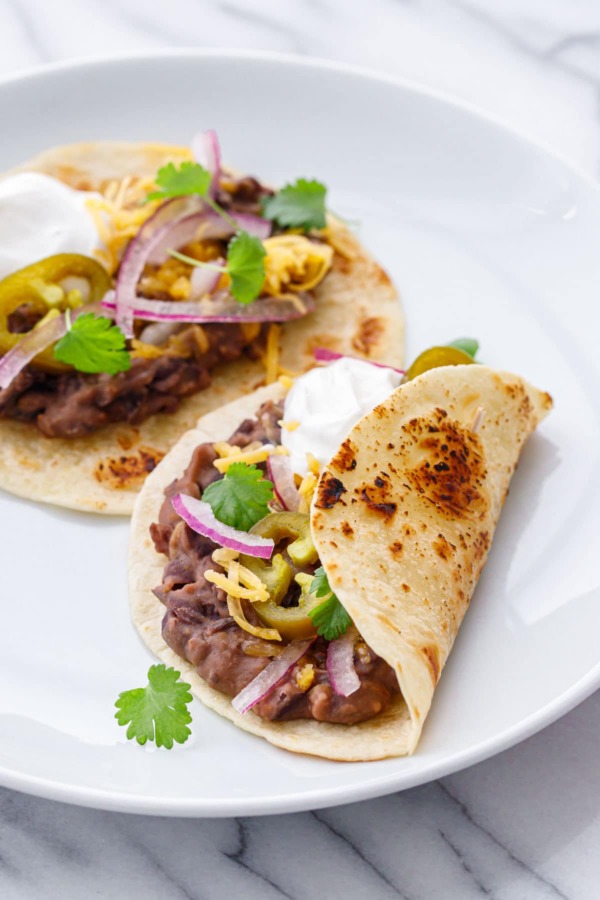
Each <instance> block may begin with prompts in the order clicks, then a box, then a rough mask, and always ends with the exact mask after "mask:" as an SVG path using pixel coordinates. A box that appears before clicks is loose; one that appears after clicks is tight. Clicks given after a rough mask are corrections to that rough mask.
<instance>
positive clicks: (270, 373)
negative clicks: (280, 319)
mask: <svg viewBox="0 0 600 900" xmlns="http://www.w3.org/2000/svg"><path fill="white" fill-rule="evenodd" d="M280 331H281V328H280V326H279V325H274V324H271V325H269V331H268V334H267V346H266V350H265V355H264V358H263V362H264V364H265V369H266V372H267V375H266V378H265V383H266V384H273V382H274V381H277V375H278V370H279V332H280Z"/></svg>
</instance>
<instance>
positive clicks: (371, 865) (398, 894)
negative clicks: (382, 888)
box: [313, 812, 412, 900]
mask: <svg viewBox="0 0 600 900" xmlns="http://www.w3.org/2000/svg"><path fill="white" fill-rule="evenodd" d="M313 816H314V818H315V819H316V820H317V822H321V823H322V824H323V825H324V826H325V827H326V828H327V830H328V831H330V832H331V833H332V834H334V835H335V836H336V837H338V838H340V840H342V841H344V842H345V843H346V844H348V846H349V847H350V848H351V849H352V850H353V852H354V853H356V855H357V856H358V858H359V859H360V860H361V861H362V862H363V863H364V864H365V865H366V866H368V867H369V868H370V869H372V871H373V872H375V874H376V875H377V876H378V877H379V878H380V879H381V880H382V881H383V883H384V884H386V885H387V886H388V887H390V888H391V889H392V890H393V892H394V896H396V897H400V898H401V900H412V898H411V897H409V896H408V894H405V893H403V892H402V891H401V890H400V888H399V887H398V885H397V884H394V882H393V881H391V880H390V879H389V878H388V877H387V876H386V875H385V874H384V873H383V872H382V871H381V869H379V868H378V867H377V866H376V865H375V863H373V862H372V861H371V860H370V859H369V858H368V857H367V856H366V855H365V854H364V852H363V851H362V850H361V848H360V846H359V845H358V844H357V843H356V842H354V841H352V840H351V839H350V838H349V837H347V836H346V835H345V834H343V833H342V832H341V831H339V830H338V829H336V828H334V827H333V825H330V824H329V823H328V822H327V819H326V813H324V812H322V813H316V812H313Z"/></svg>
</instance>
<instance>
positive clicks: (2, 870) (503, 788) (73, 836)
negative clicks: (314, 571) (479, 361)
mask: <svg viewBox="0 0 600 900" xmlns="http://www.w3.org/2000/svg"><path fill="white" fill-rule="evenodd" d="M169 46H171V47H172V46H180V47H229V48H231V47H239V48H246V49H248V48H250V49H265V50H278V51H287V52H296V53H301V54H308V55H313V56H322V57H330V58H334V59H339V60H344V61H348V62H353V63H358V64H362V65H366V66H369V67H372V68H379V69H381V70H383V71H386V72H389V73H393V74H398V75H402V76H405V77H407V78H410V79H414V80H418V81H420V82H422V83H425V84H427V85H430V86H432V87H434V88H437V89H442V90H444V91H447V92H450V93H453V94H455V95H456V96H458V97H461V98H462V99H464V100H467V101H469V102H470V103H472V104H474V105H476V106H478V107H480V108H482V109H485V110H487V111H488V112H489V113H491V114H493V115H496V116H498V117H500V118H502V119H503V120H504V121H506V122H507V123H509V124H511V125H513V126H514V127H515V128H517V129H519V130H520V131H522V132H526V133H528V134H530V135H531V136H532V137H534V138H535V139H537V140H538V141H541V142H543V143H545V144H548V145H550V146H552V147H554V148H555V149H557V150H558V151H560V152H561V153H562V154H563V155H565V156H566V157H568V158H569V159H570V160H571V161H572V162H573V163H574V164H575V165H577V166H579V167H580V168H583V169H585V170H587V171H588V172H589V173H591V174H592V175H594V176H598V175H600V120H599V112H598V96H599V91H600V3H598V0H369V2H365V0H362V2H361V0H337V2H336V0H287V2H277V0H247V2H244V0H222V2H219V0H170V2H169V3H168V4H150V3H149V2H148V0H54V2H53V3H48V2H47V0H0V75H2V74H10V73H13V72H17V71H18V70H20V69H24V68H27V67H30V66H32V65H37V64H40V63H46V62H51V61H54V60H60V59H69V58H72V57H77V56H89V55H98V54H123V53H127V52H131V51H144V50H151V49H156V48H161V47H169ZM599 746H600V694H597V695H595V696H594V697H592V698H590V699H589V700H588V701H587V702H586V703H584V704H582V705H581V706H580V707H579V708H578V709H576V710H574V711H573V712H572V713H571V714H570V715H568V716H566V717H565V718H564V719H562V720H561V721H560V722H557V723H556V724H555V725H553V726H551V727H550V728H547V729H546V730H545V731H543V732H542V733H540V734H538V735H536V736H535V737H533V738H531V739H530V740H528V741H526V742H525V743H523V744H521V745H520V746H518V747H515V748H513V749H512V750H509V751H507V752H506V753H503V754H502V755H500V756H498V757H496V758H495V759H492V760H489V761H487V762H485V763H482V764H480V765H478V766H476V767H474V768H472V769H469V770H467V771H464V772H461V773H459V774H457V775H453V776H451V777H448V778H445V779H443V780H442V781H441V782H438V783H435V784H430V785H427V786H424V787H421V788H416V789H413V790H411V791H407V792H405V793H403V794H398V795H395V796H391V797H388V798H384V799H381V800H375V801H371V802H366V803H362V804H356V805H353V806H347V807H342V808H338V809H333V810H327V811H321V812H318V813H314V814H313V813H303V814H296V815H289V816H283V817H274V818H265V819H245V820H213V821H206V820H205V821H202V820H199V821H193V820H168V819H149V818H142V817H137V816H125V815H119V814H112V813H102V812H96V811H92V810H84V809H78V808H75V807H68V806H63V805H60V804H56V803H52V802H50V801H46V800H39V799H37V798H34V797H27V796H24V795H20V794H16V793H13V792H11V791H7V790H0V896H1V897H2V898H5V900H25V898H44V900H45V898H48V900H51V898H60V900H70V898H81V897H88V896H95V897H104V898H121V897H145V898H147V900H153V898H156V900H170V898H194V900H196V898H213V897H214V898H220V897H232V898H237V897H241V896H244V897H246V898H248V900H255V898H256V900H259V898H271V897H273V898H275V897H292V898H307V900H308V898H314V897H317V896H331V897H336V898H337V897H346V898H361V897H373V898H375V897H376V898H379V897H381V898H387V897H390V898H391V897H403V898H408V900H430V898H431V900H437V898H440V900H448V898H450V900H454V898H457V900H470V898H477V897H492V898H498V900H529V898H534V900H535V898H569V900H595V898H597V897H599V896H600V855H599V854H598V852H597V848H598V844H599V841H600V813H599V807H600V784H599V778H598V775H599V771H600V767H599V764H598V758H599V749H598V748H599Z"/></svg>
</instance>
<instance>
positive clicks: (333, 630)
mask: <svg viewBox="0 0 600 900" xmlns="http://www.w3.org/2000/svg"><path fill="white" fill-rule="evenodd" d="M309 591H310V593H311V594H315V596H317V597H327V599H326V600H325V601H324V602H323V603H321V604H319V606H317V607H316V608H315V609H312V610H310V611H309V613H308V615H309V617H310V619H311V621H312V623H313V625H314V626H315V628H316V629H317V633H318V634H320V635H321V636H322V637H324V638H325V640H327V641H335V640H336V639H337V638H339V637H340V636H341V635H342V634H344V633H345V632H346V631H347V630H348V628H349V627H350V625H351V624H352V619H351V618H350V616H349V615H348V613H347V612H346V610H345V608H344V607H343V606H342V604H341V603H340V601H339V600H338V598H337V597H336V595H335V594H334V593H333V591H332V590H331V588H330V586H329V579H328V578H327V573H326V572H325V569H324V568H323V566H319V568H318V569H317V570H316V572H315V574H314V577H313V580H312V582H311V585H310V589H309Z"/></svg>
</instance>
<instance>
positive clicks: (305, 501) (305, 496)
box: [298, 472, 319, 513]
mask: <svg viewBox="0 0 600 900" xmlns="http://www.w3.org/2000/svg"><path fill="white" fill-rule="evenodd" d="M318 480H319V479H318V478H317V476H316V475H315V474H314V473H313V472H309V473H308V475H305V476H304V478H303V479H302V481H301V482H300V487H299V488H298V493H299V494H300V506H299V509H298V512H303V513H307V512H309V511H310V504H311V502H312V498H313V494H314V492H315V490H316V487H317V481H318Z"/></svg>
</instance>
